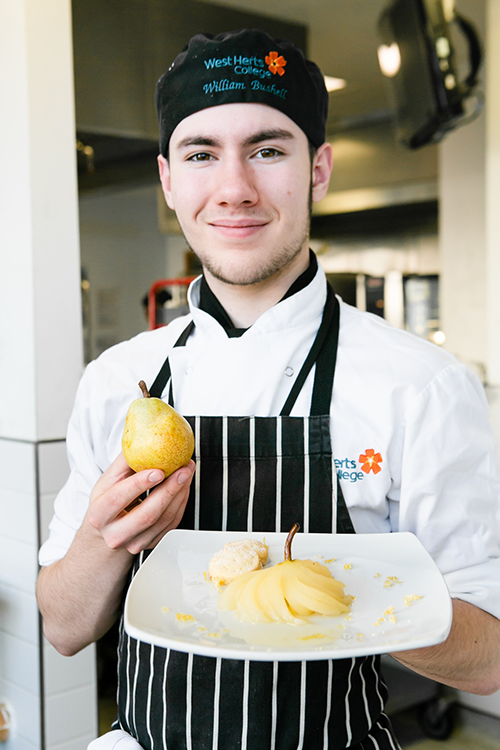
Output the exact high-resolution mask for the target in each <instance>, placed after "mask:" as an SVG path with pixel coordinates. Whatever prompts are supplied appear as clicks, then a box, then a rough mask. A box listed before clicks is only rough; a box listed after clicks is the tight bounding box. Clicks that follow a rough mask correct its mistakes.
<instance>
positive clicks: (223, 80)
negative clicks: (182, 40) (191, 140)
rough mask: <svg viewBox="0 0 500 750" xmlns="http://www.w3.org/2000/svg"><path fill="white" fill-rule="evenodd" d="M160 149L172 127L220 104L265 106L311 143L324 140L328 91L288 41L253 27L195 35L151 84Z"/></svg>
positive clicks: (165, 151)
mask: <svg viewBox="0 0 500 750" xmlns="http://www.w3.org/2000/svg"><path fill="white" fill-rule="evenodd" d="M155 102H156V109H157V112H158V122H159V127H160V153H161V154H163V156H168V144H169V141H170V136H171V135H172V132H173V131H174V129H175V127H176V126H177V125H178V124H179V123H180V122H181V120H183V119H184V118H185V117H188V116H189V115H192V114H194V113H195V112H198V111H199V110H201V109H206V108H207V107H215V106H217V105H219V104H234V103H239V102H250V103H257V104H268V105H269V106H270V107H274V108H275V109H279V110H280V111H281V112H283V113H284V114H285V115H288V117H290V119H291V120H293V121H294V122H295V123H296V124H297V125H298V126H299V128H301V129H302V130H303V131H304V133H305V134H306V136H307V137H308V139H309V140H310V141H311V143H312V144H313V146H315V147H316V148H318V147H319V146H321V144H322V143H324V140H325V124H326V117H327V113H328V93H327V91H326V88H325V83H324V79H323V75H322V73H321V71H320V69H319V68H318V66H317V65H315V64H314V63H313V62H311V61H310V60H307V59H306V58H305V56H304V54H303V52H302V51H301V50H300V49H299V48H298V47H296V46H295V45H294V44H292V42H288V41H286V40H283V39H273V38H272V37H270V36H269V34H266V33H265V32H264V31H260V30H258V29H242V30H241V31H227V32H224V33H222V34H217V36H213V35H212V34H196V36H194V37H193V38H192V39H191V40H190V41H189V42H188V43H187V45H186V46H185V47H184V49H183V50H182V52H181V53H180V54H179V55H178V56H177V57H176V59H175V60H174V62H173V63H172V65H171V66H170V68H169V69H168V70H167V72H166V73H164V74H163V76H162V77H161V78H160V80H159V81H158V83H157V85H156V95H155Z"/></svg>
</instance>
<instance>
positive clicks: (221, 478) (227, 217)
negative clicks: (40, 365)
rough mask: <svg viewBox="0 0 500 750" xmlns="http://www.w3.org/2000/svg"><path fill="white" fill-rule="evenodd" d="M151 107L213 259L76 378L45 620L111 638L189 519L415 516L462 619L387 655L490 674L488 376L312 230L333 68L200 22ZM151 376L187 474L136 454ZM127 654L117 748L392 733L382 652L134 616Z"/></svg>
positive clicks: (191, 523) (495, 607)
mask: <svg viewBox="0 0 500 750" xmlns="http://www.w3.org/2000/svg"><path fill="white" fill-rule="evenodd" d="M157 107H158V113H159V122H160V151H161V153H160V156H159V168H160V178H161V183H162V187H163V191H164V194H165V198H166V201H167V203H168V205H169V206H170V207H171V208H173V209H174V210H175V211H176V213H177V216H178V219H179V222H180V224H181V227H182V229H183V231H184V234H185V236H186V239H187V240H188V242H189V244H190V246H191V247H192V249H193V250H194V251H195V252H196V254H197V255H198V257H199V258H200V260H201V262H202V265H203V269H204V274H203V277H200V278H199V279H197V280H196V281H195V282H194V283H193V285H192V286H191V289H190V292H189V303H190V311H191V312H190V315H189V316H187V317H186V318H183V319H179V320H176V321H174V322H173V323H171V324H170V325H169V326H167V327H166V328H163V329H159V330H157V331H153V332H148V333H145V334H142V335H140V336H138V337H136V338H135V339H134V340H132V341H130V342H125V343H122V344H119V345H118V346H116V347H113V348H112V349H111V350H109V351H108V352H105V353H104V354H103V355H102V356H101V357H100V358H99V359H98V360H97V361H95V362H93V363H92V364H91V365H89V367H88V369H87V372H86V374H85V376H84V378H83V380H82V383H81V385H80V388H79V391H78V395H77V399H76V404H75V410H74V414H73V417H72V419H71V423H70V426H69V430H68V449H69V454H70V460H71V469H72V470H71V475H70V478H69V480H68V483H67V485H66V486H65V487H64V489H63V490H62V491H61V493H60V495H59V497H58V498H57V500H56V506H55V515H54V519H53V521H52V524H51V536H50V539H49V541H48V542H47V543H46V544H45V545H44V547H43V548H42V550H41V553H40V561H41V564H42V565H43V566H44V567H43V569H42V571H41V574H40V578H39V584H38V597H39V603H40V609H41V611H42V614H43V616H44V623H45V632H46V635H47V637H48V639H49V640H50V641H51V642H52V643H53V644H54V645H55V647H56V648H57V649H58V650H59V651H61V653H64V654H72V653H75V652H76V651H78V650H79V649H80V648H82V647H83V646H85V645H86V644H88V643H91V642H92V641H94V640H96V639H97V638H99V637H100V636H101V635H103V634H104V633H105V632H106V631H107V629H108V628H109V627H110V626H111V624H112V623H113V622H114V621H115V619H116V618H117V617H118V616H119V613H120V610H121V606H122V601H123V596H124V593H125V591H126V588H127V585H128V582H129V578H130V575H131V574H133V573H134V572H135V571H136V570H137V569H138V567H139V565H140V564H142V562H143V561H144V559H145V558H146V556H147V550H150V549H151V548H153V547H154V546H155V545H156V544H157V543H158V542H159V541H160V540H161V539H162V538H163V536H164V535H165V534H166V533H167V532H168V531H169V530H170V529H173V528H176V527H177V526H179V525H180V526H183V527H185V528H194V529H217V530H221V529H222V530H226V529H227V530H238V531H242V532H245V531H247V530H254V531H263V532H266V531H274V530H277V531H280V530H289V529H290V528H291V526H292V525H293V524H294V523H295V522H296V521H298V522H299V523H300V524H301V527H302V529H303V530H304V531H306V532H307V531H309V532H332V533H335V532H343V533H352V532H354V531H356V532H358V533H359V532H363V533H377V532H389V531H398V530H401V531H412V532H414V533H415V534H416V535H417V536H418V537H419V538H420V539H421V540H422V542H423V543H424V545H425V546H426V547H427V549H428V550H429V552H430V553H431V554H432V555H433V557H434V559H435V560H436V562H437V564H438V565H439V567H440V568H441V570H442V572H443V574H444V575H445V576H446V580H447V583H448V586H449V588H450V591H451V593H452V596H453V599H454V619H453V626H452V630H451V633H450V636H449V638H448V639H447V641H446V642H445V643H443V644H441V645H439V646H435V647H432V648H426V649H420V650H414V651H408V652H404V653H399V654H397V655H396V657H397V658H398V659H399V660H400V661H402V662H403V663H405V664H406V665H408V666H410V667H411V668H412V669H414V670H415V671H417V672H420V673H422V674H425V675H427V676H429V677H431V678H434V679H436V680H439V681H442V682H444V683H446V684H449V685H452V686H455V687H459V688H462V689H465V690H470V691H473V692H479V693H488V692H493V691H495V690H496V689H498V687H499V686H500V648H499V646H500V624H499V621H498V619H497V617H499V616H500V574H499V572H500V570H499V569H500V563H499V559H500V532H499V527H500V519H499V504H498V494H499V493H498V490H499V480H498V477H497V475H496V473H495V470H494V468H493V467H494V446H493V442H492V438H491V433H490V429H489V426H488V419H487V406H486V402H485V398H484V394H483V393H482V390H481V387H480V385H479V384H478V383H477V382H476V380H475V379H474V377H473V376H472V375H471V374H470V373H468V372H467V371H466V370H465V368H463V367H462V366H461V365H460V364H459V363H457V362H456V360H454V359H453V357H451V356H450V355H449V354H447V353H446V352H443V351H441V350H439V349H437V348H436V347H434V346H433V345H431V344H428V343H426V342H423V341H421V340H419V339H417V338H414V337H412V336H410V335H408V334H406V333H404V332H402V331H398V330H394V329H391V328H390V327H389V326H388V325H386V324H385V323H384V322H383V321H381V320H380V319H378V318H376V319H375V318H373V317H372V316H370V315H366V314H363V313H359V312H358V311H357V310H355V309H353V308H350V307H349V306H347V305H345V304H343V303H342V302H340V303H339V301H338V300H337V299H336V298H335V296H334V295H333V294H332V293H331V291H329V290H328V288H327V284H326V280H325V276H324V273H323V271H322V270H321V268H320V267H319V266H318V263H317V261H316V258H315V257H314V255H313V254H312V253H310V251H309V249H308V236H309V217H310V206H311V201H318V200H321V198H323V196H324V195H325V194H326V192H327V189H328V182H329V177H330V171H331V168H332V156H331V147H330V145H329V144H327V143H325V122H326V112H327V94H326V91H325V88H324V84H323V81H322V76H321V73H320V71H319V70H318V68H317V67H316V66H315V65H314V64H313V63H310V62H309V61H306V60H305V58H304V57H303V55H302V53H301V52H300V51H299V50H297V49H296V48H295V47H294V46H293V45H291V44H290V43H287V42H283V41H278V40H273V39H271V38H270V37H269V36H267V35H266V34H264V33H263V32H260V31H257V30H243V31H239V32H231V33H226V34H221V35H219V36H217V37H214V38H212V37H209V36H206V35H197V36H196V37H194V38H193V39H192V40H191V41H190V43H189V44H188V45H187V47H186V48H185V49H184V50H183V52H182V53H181V54H180V55H179V57H178V58H177V59H176V60H175V62H174V63H173V65H172V66H171V68H170V69H169V71H167V72H166V73H165V75H164V76H163V77H162V78H161V79H160V81H159V83H158V87H157ZM339 330H340V333H339ZM337 354H338V356H337ZM166 358H167V359H166ZM336 361H337V367H336V365H335V363H336ZM334 377H335V386H333V383H334ZM140 379H144V380H145V381H146V382H147V383H148V385H151V384H153V385H152V386H151V390H152V394H153V395H156V396H162V397H163V398H164V399H169V400H170V401H171V402H173V403H174V405H175V406H176V408H177V409H178V410H179V411H180V412H181V413H183V414H185V415H188V417H189V418H191V421H192V423H193V425H194V427H195V432H196V451H195V456H196V470H197V473H196V477H197V480H196V482H194V481H192V480H193V474H194V471H195V466H194V462H191V464H190V465H189V466H188V467H185V468H182V469H179V470H178V471H177V472H175V473H174V474H173V475H172V476H171V477H169V478H168V479H166V480H164V477H163V474H162V472H161V471H158V470H154V471H143V472H140V473H138V474H134V473H133V472H132V471H131V470H130V469H129V468H128V467H127V465H126V463H125V461H124V458H123V456H122V454H121V453H120V439H121V432H122V429H123V423H124V419H125V415H126V412H127V409H128V406H129V405H130V403H131V401H132V400H133V399H134V398H137V397H138V396H139V395H140V394H139V392H138V386H137V383H138V381H139V380H140ZM332 446H333V456H335V460H332ZM256 457H258V460H256ZM358 457H359V458H358ZM359 462H361V463H359ZM145 490H150V494H149V495H148V497H147V498H146V499H145V500H144V501H143V502H142V503H141V504H139V505H138V506H137V507H136V508H135V509H134V510H133V511H132V512H129V513H125V512H124V509H125V508H126V507H127V506H128V505H129V504H130V503H131V502H132V501H133V500H134V499H135V498H137V497H138V496H139V495H141V494H142V493H143V492H144V491H145ZM145 551H146V552H145ZM119 655H120V664H119V677H120V680H119V696H118V702H119V715H118V719H117V722H116V724H115V732H114V733H111V734H110V735H108V736H107V737H106V738H105V739H102V740H99V743H108V744H107V745H106V746H107V747H111V746H113V743H114V742H116V741H117V740H118V739H120V738H123V737H134V738H135V739H136V740H137V741H138V742H139V744H140V745H141V746H143V747H145V748H167V747H168V748H169V749H171V750H172V749H173V750H177V749H178V748H193V750H197V749H198V748H205V747H207V748H208V747H209V748H213V749H214V750H216V749H219V750H234V748H236V747H245V748H248V750H267V748H269V749H270V748H275V749H276V750H288V749H289V748H294V749H295V748H298V747H300V748H304V749H305V750H317V748H322V747H325V748H327V747H328V748H330V749H332V748H334V749H337V748H338V749H339V750H340V749H342V748H347V747H350V748H357V749H358V750H362V748H368V747H375V748H379V749H380V750H383V749H384V748H392V750H394V749H395V748H397V747H398V745H397V741H396V740H395V738H394V737H393V735H392V729H391V726H390V722H389V720H388V719H387V717H386V716H385V714H384V710H383V708H384V700H385V687H384V685H383V683H382V681H381V678H380V674H379V660H378V658H376V657H372V656H368V657H363V658H357V659H340V660H330V661H328V660H325V661H317V662H307V663H306V662H303V663H300V662H294V663H272V662H267V663H266V662H242V661H237V660H229V659H216V658H206V657H199V656H192V655H190V656H188V655H187V654H182V653H179V652H175V651H172V650H164V649H159V648H151V647H149V646H147V645H146V644H143V643H139V642H137V641H134V640H133V639H131V638H129V637H128V636H126V635H125V634H123V635H122V638H121V639H120V649H119ZM103 746H104V745H103Z"/></svg>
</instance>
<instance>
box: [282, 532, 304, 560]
mask: <svg viewBox="0 0 500 750" xmlns="http://www.w3.org/2000/svg"><path fill="white" fill-rule="evenodd" d="M299 529H300V524H298V523H294V525H293V526H292V528H291V529H290V532H289V534H288V536H287V538H286V542H285V562H287V561H290V562H291V561H292V539H293V537H294V536H295V534H296V533H297V531H298V530H299Z"/></svg>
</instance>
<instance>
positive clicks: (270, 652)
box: [123, 529, 452, 662]
mask: <svg viewBox="0 0 500 750" xmlns="http://www.w3.org/2000/svg"><path fill="white" fill-rule="evenodd" d="M200 534H202V535H204V536H205V537H209V536H214V537H216V538H217V539H221V538H222V539H224V538H226V540H227V541H229V540H230V538H242V536H245V537H253V538H255V537H257V538H259V539H260V540H262V538H263V537H264V538H265V539H269V540H270V541H271V543H276V544H277V543H278V541H282V542H283V543H284V540H285V539H286V537H287V534H288V532H261V531H248V532H247V531H210V530H206V529H203V530H194V529H172V530H171V531H169V532H168V533H167V534H166V535H165V536H164V537H163V539H161V541H160V542H159V543H158V544H157V545H156V547H155V548H154V549H153V550H152V551H151V553H150V554H149V555H148V558H147V559H146V560H145V562H144V563H143V565H141V567H140V568H139V570H138V571H137V573H136V575H135V576H134V578H133V579H132V581H131V583H130V585H129V588H128V591H127V594H126V597H125V604H124V610H123V622H124V629H125V632H126V633H127V634H128V635H129V636H130V637H132V638H134V639H136V640H139V641H141V642H144V643H148V644H150V645H151V646H156V647H159V648H164V649H172V650H175V651H180V652H183V653H188V654H195V655H199V656H208V657H220V658H229V659H236V660H250V661H290V662H291V661H317V660H328V659H332V658H333V659H343V658H346V659H348V658H353V657H358V656H359V657H364V656H370V655H379V654H386V653H396V652H398V651H407V650H414V649H418V648H423V647H428V646H433V645H437V644H439V643H442V642H443V641H445V640H446V638H447V637H448V634H449V632H450V630H451V624H452V599H451V596H450V592H449V589H448V586H447V584H446V581H445V579H444V576H443V574H442V573H441V571H440V570H439V568H438V566H437V564H436V562H435V561H434V560H433V558H432V557H431V555H430V554H429V552H428V551H427V550H426V549H425V547H424V546H423V544H422V542H421V541H420V540H419V539H418V537H417V536H416V535H415V534H414V533H413V532H410V531H398V532H382V533H374V534H355V535H353V534H336V533H331V532H299V534H297V536H296V537H295V540H294V544H295V546H296V547H297V544H296V542H297V541H298V540H299V539H301V538H302V539H303V538H304V537H307V538H309V539H314V538H317V539H319V538H328V539H330V538H332V537H341V538H344V539H345V538H347V537H348V538H349V539H350V540H351V541H352V540H353V538H354V536H355V537H356V539H357V541H356V542H355V544H356V546H357V545H358V544H362V541H363V538H370V540H374V539H376V540H377V544H378V543H379V542H380V545H381V546H383V541H384V539H385V540H386V541H388V539H389V538H398V541H399V543H401V542H402V541H404V540H406V541H407V542H408V543H409V544H412V545H414V546H415V550H418V552H419V553H420V554H423V555H424V558H425V559H426V562H427V563H428V565H429V568H430V569H431V570H432V571H433V575H437V576H438V580H439V581H440V583H441V584H442V586H443V591H445V592H446V593H447V597H446V604H443V606H446V607H447V612H445V613H444V616H443V623H444V624H443V625H442V626H441V627H440V628H436V631H435V632H434V633H433V637H432V638H430V637H429V636H425V637H422V638H420V640H419V639H413V640H412V642H411V645H408V644H402V645H401V644H399V643H396V644H393V645H391V648H390V649H389V648H388V644H387V643H384V644H382V645H380V646H375V645H372V646H369V645H367V646H364V647H363V646H362V645H361V644H360V643H359V642H358V644H357V645H356V647H354V648H353V649H349V648H348V647H345V648H341V649H339V648H336V649H335V648H331V647H330V648H329V647H328V646H329V645H330V646H331V644H325V646H323V647H321V646H317V647H315V648H314V649H313V648H311V649H310V650H306V651H299V650H297V648H295V649H294V650H291V649H290V648H288V649H287V648H283V649H280V648H279V647H274V646H269V647H267V646H252V645H251V644H246V643H244V642H242V644H241V647H240V646H239V644H237V645H221V644H220V643H215V642H214V643H213V644H212V643H210V644H208V643H206V644H204V643H203V642H200V641H188V640H181V639H178V638H175V637H172V636H165V635H161V634H160V633H158V632H156V631H155V629H152V630H149V631H148V630H144V629H143V628H142V627H137V626H136V625H134V624H133V622H131V621H130V617H129V612H130V607H131V600H132V598H133V596H134V589H133V587H134V582H135V586H136V587H137V585H139V584H140V579H141V577H142V576H141V575H140V574H141V571H143V570H144V569H145V566H147V565H148V563H149V566H151V565H152V562H154V560H155V557H159V556H160V555H161V553H162V552H163V548H164V547H168V546H173V545H172V540H173V539H175V538H177V539H179V538H181V537H186V539H189V538H190V537H194V536H195V535H196V536H198V537H199V535H200ZM169 537H170V542H169V541H168V538H169ZM410 540H411V541H410ZM299 544H302V543H301V542H299ZM389 544H395V542H393V541H391V542H389ZM221 546H223V543H222V544H221V543H219V544H218V545H217V548H216V549H214V552H215V551H217V549H220V547H221ZM354 556H356V553H354ZM357 556H358V557H359V555H357ZM150 561H152V562H150ZM146 570H147V569H146ZM142 575H144V573H143V574H142ZM138 576H139V579H138V580H136V579H137V577H138Z"/></svg>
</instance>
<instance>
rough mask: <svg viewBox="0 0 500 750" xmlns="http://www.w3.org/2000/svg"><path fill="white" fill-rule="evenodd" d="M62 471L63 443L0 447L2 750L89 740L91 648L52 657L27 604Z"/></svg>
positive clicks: (56, 749)
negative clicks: (5, 735) (7, 722)
mask: <svg viewBox="0 0 500 750" xmlns="http://www.w3.org/2000/svg"><path fill="white" fill-rule="evenodd" d="M68 471H69V469H68V464H67V460H66V452H65V444H64V442H63V441H60V440H59V441H54V442H43V443H39V444H35V443H30V442H23V441H14V440H6V439H0V701H7V702H8V704H9V706H10V708H11V710H12V713H13V727H12V730H11V733H10V737H9V740H8V741H7V743H6V744H5V745H4V748H5V750H39V749H40V748H41V747H42V745H43V744H44V746H45V748H46V750H86V748H87V745H88V743H89V742H90V741H91V740H92V739H94V738H95V737H96V736H97V700H96V693H97V691H96V665H95V648H94V647H93V646H91V647H89V648H87V649H85V650H84V651H82V652H81V653H80V654H77V655H76V656H74V657H71V658H68V657H63V656H61V655H60V654H58V653H57V652H56V651H55V649H54V648H53V647H52V646H51V645H50V644H49V643H48V642H47V641H46V640H45V639H44V638H43V636H42V635H41V627H40V617H39V613H38V607H37V603H36V596H35V586H36V578H37V574H38V564H37V552H38V547H39V544H40V543H41V541H42V540H43V539H45V538H46V535H47V533H48V528H47V527H48V522H49V521H50V518H51V515H52V505H53V501H54V497H55V495H56V493H57V491H58V490H59V489H60V487H61V486H62V485H63V484H64V482H65V480H66V477H67V475H68ZM39 519H40V520H39ZM39 537H40V538H39ZM41 650H42V653H41ZM41 657H43V658H41ZM41 665H43V667H42V670H43V674H42V675H41V674H40V669H41ZM41 686H43V687H41ZM42 706H43V710H44V716H43V721H42ZM42 732H43V733H44V742H42Z"/></svg>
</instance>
